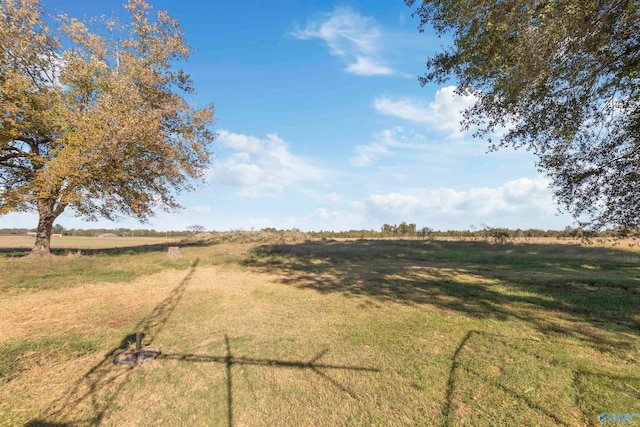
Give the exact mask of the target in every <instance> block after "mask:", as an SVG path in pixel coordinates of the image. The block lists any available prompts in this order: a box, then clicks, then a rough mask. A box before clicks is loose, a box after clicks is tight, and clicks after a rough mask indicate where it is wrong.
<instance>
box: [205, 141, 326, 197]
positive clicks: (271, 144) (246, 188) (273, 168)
mask: <svg viewBox="0 0 640 427" xmlns="http://www.w3.org/2000/svg"><path fill="white" fill-rule="evenodd" d="M218 141H219V143H220V144H222V145H223V146H225V147H227V148H229V149H231V150H235V151H236V152H235V153H233V154H231V155H230V156H229V157H227V158H226V159H224V160H221V161H218V162H217V163H216V164H215V165H214V168H213V171H212V174H211V175H212V180H213V181H218V182H220V183H224V184H227V185H230V186H234V187H238V188H240V195H242V196H248V197H269V196H277V195H280V194H282V192H283V191H284V190H285V189H292V188H295V187H296V186H297V185H299V184H300V183H302V182H307V181H315V182H324V181H326V180H327V178H328V175H329V172H328V171H326V170H323V169H321V168H319V167H317V166H314V165H313V164H312V163H311V162H309V161H308V160H305V159H303V158H301V157H298V156H296V155H294V154H292V153H291V152H289V148H288V147H287V144H286V143H285V142H284V141H283V140H282V139H281V138H280V137H279V136H278V135H276V134H268V135H267V137H266V138H264V139H260V138H257V137H254V136H249V135H242V134H236V133H232V132H228V131H225V130H223V131H220V132H219V139H218Z"/></svg>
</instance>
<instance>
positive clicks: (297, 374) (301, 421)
mask: <svg viewBox="0 0 640 427" xmlns="http://www.w3.org/2000/svg"><path fill="white" fill-rule="evenodd" d="M448 245H449V244H445V243H424V244H423V243H411V244H409V243H406V242H395V243H394V242H389V243H385V244H379V243H376V242H369V243H367V242H351V243H349V244H346V243H332V244H326V245H325V244H320V243H316V244H299V245H286V246H282V247H271V248H267V249H263V250H262V251H259V252H255V251H251V248H252V247H253V246H250V245H243V244H237V243H233V244H224V245H216V246H207V247H185V248H182V250H181V251H182V258H181V260H180V262H183V263H185V265H186V266H190V267H186V268H172V265H173V266H176V264H171V263H167V264H166V266H165V269H164V270H162V271H160V272H156V273H153V274H149V275H144V276H142V277H137V278H135V279H133V280H131V281H126V282H124V281H122V282H105V281H100V280H95V281H91V282H85V283H76V282H73V281H70V282H69V284H68V285H67V286H62V285H60V286H58V287H56V288H55V289H46V288H44V289H39V288H28V289H27V288H25V289H14V288H12V289H11V291H9V292H5V293H3V294H0V313H3V315H2V316H1V317H0V351H5V353H3V354H5V355H9V356H11V357H13V358H14V359H12V360H13V364H12V365H11V366H8V367H7V369H8V370H6V371H5V374H6V373H7V372H8V374H6V376H5V377H4V378H2V377H0V385H1V387H0V425H24V424H25V423H31V424H28V425H38V424H37V423H38V422H40V423H43V424H41V425H113V426H127V425H131V426H134V425H171V426H173V425H220V426H224V425H236V426H241V425H247V426H254V425H257V426H261V425H264V426H271V425H279V426H280V425H283V426H287V425H290V426H300V425H314V426H315V425H320V426H323V425H326V426H333V425H390V426H395V425H397V426H403V425H433V424H447V423H449V424H451V425H463V424H466V425H499V424H504V425H509V424H520V425H557V424H560V425H571V426H581V425H589V424H595V423H596V420H597V415H598V413H599V412H602V411H609V412H613V413H622V412H627V411H636V412H638V411H640V408H637V407H634V406H633V405H637V403H634V402H638V397H639V396H637V395H636V394H634V393H635V392H634V391H633V388H639V387H640V377H639V376H638V374H637V373H638V359H639V357H638V356H639V351H638V343H637V337H638V332H637V330H636V329H634V328H635V325H636V323H633V322H640V317H638V312H637V308H636V309H635V311H633V310H634V309H633V308H631V310H632V312H631V313H629V315H630V317H628V318H626V319H622V318H621V319H615V318H612V317H610V316H612V314H611V313H610V308H611V307H619V305H617V301H619V300H616V299H614V300H611V301H607V302H606V305H603V306H595V308H593V310H595V312H594V313H592V314H594V315H595V317H598V316H600V315H602V316H601V317H600V318H597V319H596V318H594V317H592V316H590V315H589V314H588V313H587V308H588V309H592V308H591V307H587V305H586V304H587V302H586V301H587V300H583V299H582V297H583V295H582V292H583V290H582V289H583V288H582V287H581V286H582V285H580V283H583V282H584V283H594V284H595V285H599V284H601V282H606V281H608V282H607V283H605V285H606V289H608V291H601V290H599V289H597V288H594V289H591V290H589V291H588V292H590V295H596V296H602V295H606V292H609V293H610V294H611V295H613V296H616V295H618V294H616V292H626V293H624V295H623V294H620V298H622V297H623V296H624V298H627V299H629V298H631V299H633V298H636V299H637V298H638V296H637V294H634V293H633V292H634V289H636V288H637V284H635V283H634V282H630V280H632V278H633V277H635V276H634V274H636V271H637V270H638V269H639V268H640V263H639V262H638V260H637V259H636V258H637V256H636V255H635V254H634V253H631V252H629V258H628V259H626V260H623V259H622V258H621V257H620V256H619V254H624V253H623V252H620V253H618V252H616V253H615V254H613V253H612V254H609V252H606V251H591V250H585V251H582V250H580V249H579V248H578V249H576V248H574V249H575V252H569V251H568V250H567V249H566V248H564V247H560V246H558V247H549V248H547V249H545V247H544V246H540V245H538V246H535V247H519V246H513V245H512V246H508V245H507V246H502V245H484V246H483V245H475V244H474V245H466V244H465V245H461V244H457V243H456V244H451V245H449V246H448ZM545 251H546V252H545ZM529 253H530V254H531V255H528V254H529ZM625 253H626V252H625ZM536 254H537V255H536ZM563 254H564V255H563ZM101 256H102V257H107V256H106V255H101ZM150 256H155V255H153V254H148V253H139V254H133V255H130V256H128V257H129V258H127V263H129V265H132V266H135V265H136V264H135V260H137V262H138V263H139V264H140V265H143V264H144V263H146V262H148V260H149V257H150ZM563 256H564V257H565V258H562V257H563ZM571 257H574V258H575V259H574V258H571ZM83 258H90V256H87V257H82V258H78V259H70V260H69V259H66V258H64V259H59V260H58V261H61V262H64V263H78V265H88V264H86V261H87V260H86V259H83ZM113 260H114V263H115V264H114V265H119V264H122V261H121V259H120V258H118V257H116V256H114V258H113ZM556 260H557V261H558V262H557V265H556V264H554V262H555V261H556ZM56 262H57V261H53V262H52V263H51V264H49V265H50V268H51V269H55V268H56ZM583 264H584V265H588V266H593V265H596V264H597V265H599V266H600V267H599V268H582V267H581V265H583ZM16 265H24V266H25V268H28V266H29V265H30V263H29V262H25V263H24V264H16ZM94 268H97V267H94ZM100 268H104V267H100ZM111 268H113V267H111ZM70 271H73V269H70ZM89 277H102V276H101V275H99V274H94V275H90V276H89ZM0 280H2V279H0ZM573 282H577V284H578V285H580V286H577V285H576V286H577V287H576V288H575V289H574V288H569V287H568V286H569V284H571V283H573ZM627 283H629V286H628V288H624V286H627ZM595 285H593V286H595ZM547 286H548V287H547ZM585 286H586V285H585ZM590 286H591V285H590ZM565 287H567V288H565ZM621 288H624V289H623V290H621ZM0 289H1V287H0ZM585 292H587V291H585ZM634 295H635V296H634ZM616 298H617V297H616ZM631 302H632V301H631ZM629 307H631V306H629ZM607 316H609V317H607ZM634 316H635V317H634ZM633 319H636V320H633ZM625 322H627V323H625ZM135 332H144V334H145V338H144V341H143V343H144V344H151V345H154V346H159V347H161V348H162V355H161V356H160V358H158V359H156V360H153V361H151V362H149V363H147V364H145V365H142V366H138V367H135V368H133V369H129V368H126V367H122V366H115V365H113V364H112V363H111V357H112V356H113V354H114V353H115V352H117V351H121V350H123V349H124V348H127V347H131V345H132V344H131V341H132V334H134V333H135ZM3 349H4V350H3ZM0 372H2V371H0ZM629 387H631V388H629ZM634 399H635V400H634ZM44 423H49V424H44ZM56 423H57V424H56Z"/></svg>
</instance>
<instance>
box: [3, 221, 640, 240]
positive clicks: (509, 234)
mask: <svg viewBox="0 0 640 427" xmlns="http://www.w3.org/2000/svg"><path fill="white" fill-rule="evenodd" d="M33 231H35V230H34V229H27V228H0V235H25V234H27V232H33ZM206 232H207V230H206V228H205V227H204V226H201V225H190V226H188V227H186V229H185V230H182V231H156V230H149V229H130V228H116V229H108V228H97V229H87V230H85V229H75V228H70V229H66V228H64V227H63V226H61V225H60V224H55V225H54V226H53V233H54V234H62V235H63V236H83V237H95V236H99V235H101V234H115V235H116V236H119V237H177V238H180V237H188V236H192V235H193V234H197V233H206ZM211 232H215V231H211ZM239 232H242V233H244V234H251V233H262V234H265V233H266V234H270V235H271V234H280V235H285V234H287V233H293V232H295V233H298V234H299V233H301V232H300V230H298V229H296V228H293V229H290V230H286V229H276V228H273V227H268V228H262V229H260V230H253V229H251V230H250V231H246V230H233V231H228V232H222V234H225V233H239ZM215 233H218V234H220V232H215ZM303 234H305V235H306V236H308V237H309V238H312V239H322V238H326V239H330V238H337V239H340V238H342V239H380V238H386V239H388V238H392V239H393V238H397V239H401V238H404V239H406V238H412V239H416V240H430V239H434V238H457V239H491V240H495V241H501V242H504V241H508V240H511V239H516V238H534V237H554V238H558V239H561V238H567V239H581V238H620V237H628V236H637V232H635V231H630V230H626V229H616V230H605V231H600V232H593V231H590V230H584V229H581V228H576V227H570V226H567V227H565V228H564V229H563V230H542V229H536V228H529V229H521V228H517V229H509V228H500V227H490V226H488V225H486V224H481V225H480V226H479V227H476V226H473V225H472V226H470V227H469V229H467V230H435V229H433V228H431V227H427V226H423V227H420V228H418V226H417V225H416V224H413V223H407V222H404V221H403V222H401V223H400V224H393V225H392V224H383V225H382V226H381V227H380V230H374V229H368V230H366V229H360V230H355V229H354V230H346V231H331V230H320V231H309V232H306V233H303Z"/></svg>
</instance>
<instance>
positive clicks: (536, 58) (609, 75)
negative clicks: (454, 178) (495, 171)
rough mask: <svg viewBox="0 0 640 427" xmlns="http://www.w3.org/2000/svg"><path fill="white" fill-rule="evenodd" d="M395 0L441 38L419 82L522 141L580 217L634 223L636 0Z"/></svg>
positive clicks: (485, 127)
mask: <svg viewBox="0 0 640 427" xmlns="http://www.w3.org/2000/svg"><path fill="white" fill-rule="evenodd" d="M405 3H406V4H407V5H408V6H410V7H413V8H414V10H415V15H416V16H418V17H419V18H420V26H419V28H420V30H424V27H425V26H427V25H430V26H433V27H434V28H435V30H436V31H437V32H438V33H439V34H440V35H445V36H446V37H448V38H450V39H451V44H450V45H449V46H447V47H444V48H443V50H442V51H440V52H439V53H436V54H435V55H433V56H431V57H430V58H429V59H428V61H427V73H426V74H425V75H423V76H422V77H420V81H421V83H422V84H423V85H424V84H426V83H427V82H435V83H442V82H444V81H446V80H447V79H449V78H451V77H453V78H455V79H456V80H457V82H458V85H459V86H458V91H459V92H460V93H469V92H470V93H473V94H474V95H475V96H476V97H477V103H476V104H475V105H474V106H473V107H471V108H470V109H469V110H467V111H466V113H465V120H464V122H463V124H464V125H465V126H470V127H476V129H478V132H477V134H478V135H480V136H483V135H484V136H486V135H489V136H490V134H491V133H492V132H493V131H495V130H496V129H501V131H502V132H506V133H504V134H503V136H502V137H501V138H500V140H499V141H492V142H491V144H492V147H493V148H497V147H500V146H513V147H525V148H527V149H529V150H532V151H533V152H534V153H535V154H536V155H537V156H538V159H539V160H538V167H539V169H540V170H541V171H542V172H544V173H546V174H547V175H548V176H549V177H550V179H551V182H552V187H553V189H554V192H555V196H556V198H557V200H558V201H559V202H560V204H561V205H562V206H564V207H565V208H566V209H567V210H568V211H569V212H571V213H572V214H573V215H574V217H575V218H576V219H577V220H578V221H579V222H580V223H581V225H582V226H583V227H586V228H593V229H601V228H610V227H613V228H622V229H631V230H637V229H638V228H639V227H640V191H639V190H640V187H639V186H640V170H639V167H640V2H638V0H509V1H505V0H425V1H422V2H420V1H418V2H416V0H405ZM416 3H417V5H416ZM505 128H506V129H507V130H506V131H504V129H505Z"/></svg>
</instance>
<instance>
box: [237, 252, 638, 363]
mask: <svg viewBox="0 0 640 427" xmlns="http://www.w3.org/2000/svg"><path fill="white" fill-rule="evenodd" d="M245 264H246V265H248V266H251V267H253V268H256V269H258V270H264V271H269V272H272V273H275V274H279V275H280V277H281V278H280V281H281V282H282V283H284V284H287V285H290V286H295V287H298V288H307V289H314V290H316V291H318V292H321V293H332V292H339V293H343V294H346V295H351V296H369V297H372V298H374V300H377V301H379V302H384V301H395V302H401V303H406V304H412V305H421V304H429V305H432V306H436V307H440V308H443V309H447V310H453V311H455V312H459V313H461V314H464V315H467V316H472V317H477V318H493V319H498V320H505V321H507V320H518V321H522V322H525V323H526V324H528V325H530V326H532V327H533V328H535V329H536V330H538V331H539V332H541V333H543V334H545V335H549V336H554V337H566V338H574V339H577V340H579V341H581V342H585V343H589V344H590V345H593V346H595V347H597V348H600V349H602V350H606V351H611V352H622V353H624V352H625V351H631V350H634V349H635V347H634V344H633V340H636V341H637V337H638V335H640V322H639V318H638V315H639V314H640V271H639V270H640V254H637V253H634V252H629V251H624V250H622V249H618V248H610V247H607V248H604V247H585V246H578V245H566V244H504V245H496V244H488V243H485V242H449V241H433V242H418V241H348V242H329V243H325V242H306V243H302V244H292V245H271V246H261V247H259V248H257V249H255V250H254V251H253V253H252V254H251V256H250V257H249V258H248V259H247V261H246V262H245Z"/></svg>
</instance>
